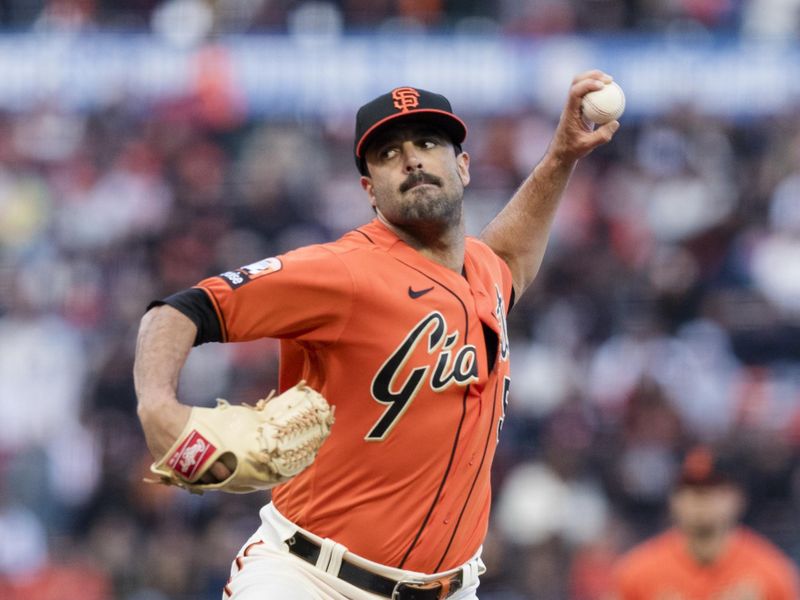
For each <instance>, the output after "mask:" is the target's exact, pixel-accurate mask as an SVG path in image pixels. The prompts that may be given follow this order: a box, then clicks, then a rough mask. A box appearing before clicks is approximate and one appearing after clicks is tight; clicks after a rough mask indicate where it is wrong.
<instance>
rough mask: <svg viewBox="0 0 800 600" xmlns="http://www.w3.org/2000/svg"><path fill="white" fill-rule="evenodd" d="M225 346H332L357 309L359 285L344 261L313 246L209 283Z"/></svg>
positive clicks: (202, 286) (202, 284) (206, 285)
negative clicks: (263, 341)
mask: <svg viewBox="0 0 800 600" xmlns="http://www.w3.org/2000/svg"><path fill="white" fill-rule="evenodd" d="M196 287H197V288H198V289H201V290H203V291H204V292H205V293H206V294H207V295H208V298H209V299H210V300H211V304H212V305H213V306H214V310H215V312H216V314H217V317H218V319H219V323H220V329H221V332H222V341H225V342H240V341H248V340H254V339H259V338H264V337H273V338H281V339H295V340H297V341H300V342H310V343H331V342H335V341H336V340H337V339H338V338H339V336H340V335H341V333H342V330H343V329H344V326H345V324H346V323H347V321H348V319H349V317H350V312H351V310H352V307H353V295H354V291H353V290H354V283H353V278H352V276H351V274H350V271H349V269H348V268H347V266H346V265H345V264H344V262H343V261H342V260H341V258H340V257H339V256H338V255H337V254H336V253H334V252H333V251H331V250H330V249H328V248H326V247H325V246H307V247H305V248H300V249H298V250H295V251H292V252H289V253H287V254H284V255H281V256H277V257H271V258H266V259H264V260H261V261H259V262H256V263H253V264H251V265H246V266H244V267H240V268H239V269H235V270H233V271H226V272H225V273H222V274H221V275H217V276H215V277H209V278H208V279H204V280H203V281H201V282H200V283H199V284H198V285H197V286H196Z"/></svg>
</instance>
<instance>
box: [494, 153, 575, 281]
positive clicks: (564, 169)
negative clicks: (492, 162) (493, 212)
mask: <svg viewBox="0 0 800 600" xmlns="http://www.w3.org/2000/svg"><path fill="white" fill-rule="evenodd" d="M576 162H577V161H574V160H572V161H561V160H559V159H557V158H554V157H553V156H552V155H550V154H548V155H545V157H544V158H543V159H542V161H541V162H540V163H539V164H538V165H536V168H535V169H534V170H533V172H532V173H531V174H530V175H529V176H528V177H527V179H525V181H524V182H523V183H522V185H521V186H520V187H519V189H518V190H517V191H516V193H515V194H514V195H513V196H512V198H511V200H509V202H508V204H506V206H505V207H504V208H503V210H501V211H500V213H499V214H498V215H497V216H496V217H495V218H494V219H492V221H491V222H490V223H489V225H487V226H486V228H485V229H484V230H483V233H482V234H481V238H482V239H483V241H485V242H486V243H487V244H488V245H489V247H490V248H492V250H494V251H495V253H497V255H498V256H500V257H501V258H503V259H504V260H505V261H506V263H507V264H508V265H509V268H510V269H511V274H512V276H513V278H514V290H515V293H516V296H517V297H519V296H520V295H521V294H522V292H524V291H525V289H526V288H527V287H528V285H530V283H531V282H532V281H533V279H534V277H536V273H537V272H538V270H539V267H540V265H541V264H542V259H543V257H544V252H545V249H546V247H547V241H548V239H549V236H550V227H551V226H552V223H553V218H554V217H555V214H556V209H557V208H558V203H559V201H560V200H561V196H562V195H563V193H564V189H565V188H566V187H567V183H568V182H569V178H570V175H571V174H572V171H573V170H574V168H575V164H576Z"/></svg>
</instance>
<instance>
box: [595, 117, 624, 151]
mask: <svg viewBox="0 0 800 600" xmlns="http://www.w3.org/2000/svg"><path fill="white" fill-rule="evenodd" d="M618 129H619V121H609V122H608V123H606V124H604V125H601V126H600V127H598V128H597V129H595V130H594V131H593V132H592V133H590V134H588V135H589V144H590V145H591V146H592V147H595V146H600V145H602V144H607V143H608V142H610V141H611V140H612V138H613V137H614V134H615V133H616V132H617V130H618Z"/></svg>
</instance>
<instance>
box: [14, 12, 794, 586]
mask: <svg viewBox="0 0 800 600" xmlns="http://www.w3.org/2000/svg"><path fill="white" fill-rule="evenodd" d="M798 5H800V2H797V1H781V2H777V1H770V0H751V1H746V0H672V1H670V2H655V1H652V2H648V1H635V0H617V1H615V0H573V1H571V2H556V1H552V0H530V1H522V0H498V1H497V2H477V1H455V0H370V1H366V0H337V1H327V2H302V1H299V0H297V1H289V0H216V1H212V2H202V1H200V0H169V1H168V2H160V1H158V0H136V1H131V0H126V1H124V2H123V1H121V0H48V1H45V0H41V1H36V0H0V23H2V24H3V25H4V26H5V27H6V28H7V29H13V30H17V31H19V30H23V31H24V30H28V29H34V30H44V31H49V30H52V29H68V30H75V31H82V30H90V29H111V30H113V29H126V30H151V29H152V30H158V28H159V27H164V23H172V26H173V27H174V26H175V25H174V24H175V20H174V19H175V15H179V16H180V17H181V19H185V20H186V22H187V23H188V22H189V21H191V19H195V21H196V20H197V19H201V20H202V19H206V21H203V22H204V23H205V25H204V26H203V27H200V28H199V29H197V30H196V31H202V32H204V33H203V34H202V35H215V34H224V33H225V32H231V31H234V32H247V33H250V32H263V31H267V32H272V33H275V32H277V34H280V35H282V34H284V33H287V32H291V31H292V29H293V28H295V27H302V26H303V25H302V24H303V23H306V24H308V23H311V24H316V25H314V26H318V25H319V24H320V23H327V25H326V27H327V26H330V25H331V24H333V25H335V26H336V27H339V28H341V30H342V31H345V32H348V31H353V32H356V33H358V32H363V31H373V30H374V31H377V32H378V33H379V34H381V33H387V34H388V32H392V31H396V30H397V29H398V28H401V29H409V28H410V29H412V30H414V31H417V32H423V33H424V32H425V31H426V30H429V31H437V32H439V33H441V32H442V31H444V32H445V33H447V32H449V31H455V30H458V29H459V28H466V29H469V30H470V31H472V32H475V31H478V32H482V33H485V34H487V35H494V34H506V33H508V34H517V35H521V36H531V37H533V38H536V37H538V36H549V35H556V34H559V35H562V34H581V33H600V32H605V33H606V34H608V33H611V34H635V35H644V34H647V33H648V32H653V31H662V30H664V29H669V28H672V27H675V28H679V29H681V30H687V29H690V30H696V31H707V32H715V31H717V32H719V31H722V32H726V34H727V35H734V36H745V35H762V36H772V37H774V38H781V36H786V37H788V38H791V37H793V36H796V35H797V33H798V27H800V12H798ZM170 11H172V12H171V13H170ZM782 11H783V12H782ZM164 15H167V16H166V17H165V16H164ZM170 15H171V16H170ZM187 15H189V16H191V18H189V17H187ZM203 15H205V16H203ZM179 20H180V19H179ZM187 27H188V25H187ZM788 76H791V75H790V74H787V77H788ZM406 83H407V82H398V84H406ZM567 85H568V82H564V90H563V91H564V93H566V88H567ZM559 93H560V92H559ZM367 99H368V98H364V100H367ZM455 108H456V111H457V112H458V110H459V106H456V107H455ZM225 115H226V116H225V118H219V112H218V111H216V112H215V111H211V112H209V111H208V110H204V109H203V106H202V103H201V102H198V99H197V98H194V97H175V98H168V99H165V100H162V101H160V102H158V103H155V104H153V105H149V106H142V105H141V104H139V103H138V102H133V101H126V99H125V97H124V96H114V97H113V99H110V100H109V101H107V102H106V103H104V104H103V105H102V106H101V107H100V108H97V109H93V110H91V111H88V112H86V111H84V112H79V111H75V110H69V109H65V108H64V107H63V106H60V105H59V104H58V103H57V102H52V103H36V104H33V105H31V106H29V107H27V108H26V109H24V110H21V111H14V112H4V113H1V114H0V415H2V426H0V530H2V536H0V599H3V600H18V599H22V598H24V599H25V600H74V599H78V598H80V599H81V600H111V599H115V600H116V599H118V600H188V599H190V598H191V599H196V600H211V599H216V598H218V597H219V594H220V589H221V587H222V585H223V584H224V582H225V580H226V579H227V575H228V569H229V564H230V560H231V559H232V557H233V556H234V555H235V553H236V552H237V550H238V549H239V546H240V545H241V543H242V542H243V541H244V540H245V539H246V538H247V537H248V536H249V534H250V533H251V532H252V531H253V530H254V529H255V527H256V526H257V524H258V521H257V509H258V507H260V506H261V505H262V504H263V503H264V501H265V498H264V496H262V495H260V494H252V495H247V496H233V495H222V494H208V495H205V496H202V497H200V496H192V495H189V494H187V493H185V492H182V491H176V490H174V489H168V488H165V487H162V486H156V485H148V484H145V483H143V482H142V479H143V478H145V477H147V466H148V465H149V462H150V457H149V455H148V453H147V450H146V448H145V446H144V442H143V439H142V435H141V431H140V429H139V426H138V422H137V419H136V412H135V396H134V392H133V384H132V376H131V366H132V359H133V350H134V342H135V335H136V329H137V326H138V321H139V318H140V317H141V315H142V314H143V311H144V308H145V307H146V306H147V304H148V303H149V302H150V301H151V300H152V299H154V298H159V297H164V296H166V295H169V294H170V293H172V292H174V291H176V290H179V289H182V288H185V287H187V286H190V285H192V284H193V283H195V282H196V281H198V280H200V279H202V278H204V277H206V276H208V275H211V274H215V273H219V272H223V271H225V270H228V269H230V268H232V267H237V266H239V265H242V264H248V263H251V262H253V261H255V260H258V259H260V258H263V257H266V256H270V255H273V254H277V253H280V252H283V251H286V250H288V249H290V248H293V247H296V246H299V245H304V244H308V243H315V242H324V241H328V240H331V239H334V238H336V237H337V236H339V235H340V234H342V233H343V232H345V231H347V230H348V229H349V228H351V227H353V226H355V225H358V224H359V223H361V222H364V221H366V220H368V219H370V218H371V216H372V213H371V211H370V210H369V207H368V204H367V201H366V199H365V198H364V197H363V192H362V191H361V190H360V187H359V185H358V174H357V172H356V170H355V167H354V164H353V161H352V155H351V152H352V137H351V136H352V121H351V120H348V119H347V118H340V119H329V120H326V119H323V118H320V119H317V120H313V119H302V120H300V119H286V118H283V119H281V120H273V119H270V118H269V116H268V115H267V117H263V116H262V117H259V118H258V119H254V118H252V117H251V116H248V114H247V111H246V110H244V111H236V112H233V113H225ZM799 117H800V112H798V111H796V110H791V109H784V110H780V111H776V112H773V113H770V114H766V115H763V116H759V117H755V118H749V119H746V120H744V119H729V118H722V117H720V116H718V115H715V114H710V113H708V112H704V111H702V110H700V109H697V108H691V107H686V106H675V107H674V108H673V109H672V110H668V111H665V112H663V113H662V114H658V115H652V116H650V117H649V118H646V119H634V120H630V121H626V120H625V119H624V118H623V126H622V128H621V130H620V131H619V133H618V134H617V136H616V138H615V140H614V142H613V144H611V145H610V146H608V147H604V148H602V149H600V150H598V151H596V152H595V153H594V154H593V155H592V156H591V157H590V158H588V159H586V160H584V161H582V162H581V163H580V165H579V167H578V169H577V171H576V173H575V175H574V178H573V180H572V183H571V185H570V187H569V189H568V191H567V194H566V197H565V199H564V201H563V204H562V208H561V210H560V213H559V215H558V218H557V222H556V224H555V228H554V233H553V237H552V241H551V245H550V248H549V251H548V254H547V256H546V259H545V263H544V266H543V268H542V271H541V273H540V275H539V277H538V279H537V281H536V282H535V284H534V285H533V287H532V288H531V289H530V290H529V291H528V293H527V294H526V295H525V296H524V297H523V298H522V299H521V300H519V301H518V303H517V305H516V306H515V308H514V310H513V311H512V313H511V316H510V321H509V326H510V331H511V338H512V340H511V341H512V348H513V352H512V360H513V365H512V374H513V386H512V391H511V404H510V408H509V416H508V418H507V420H506V424H505V427H504V430H503V435H502V439H501V442H500V447H499V449H498V455H497V460H496V464H495V472H494V475H495V477H494V493H495V507H494V513H493V520H492V527H491V530H490V533H489V537H488V538H487V541H486V546H485V552H484V555H485V560H486V562H487V565H488V567H489V571H488V573H487V574H486V576H485V577H484V583H483V585H482V593H481V598H482V600H521V599H537V600H539V599H541V600H566V599H569V600H592V599H601V598H603V595H604V594H605V592H606V591H607V590H608V585H609V579H608V578H609V572H610V566H611V565H613V562H614V560H615V558H616V557H617V556H619V554H620V553H621V552H624V551H625V550H626V549H627V548H629V547H630V546H631V545H632V544H633V543H635V542H637V541H639V540H641V539H642V538H643V537H645V536H647V535H650V534H652V533H654V532H656V531H658V530H660V529H661V528H663V527H664V526H665V525H666V523H667V521H666V506H665V499H666V496H667V495H668V493H669V490H670V487H671V485H672V482H673V480H674V476H675V473H676V469H677V467H678V465H679V462H680V458H681V454H682V452H683V451H684V450H685V449H686V448H687V447H688V446H689V445H690V444H692V443H694V442H696V441H704V442H707V443H710V444H712V445H713V446H714V447H715V448H717V449H718V450H719V451H720V452H721V453H723V454H725V455H727V456H728V457H732V458H733V459H734V460H738V462H739V464H740V465H741V473H742V477H743V480H744V481H745V482H746V487H747V491H748V494H749V497H750V504H749V508H748V511H747V514H746V516H745V521H746V523H747V524H748V525H750V526H751V527H753V528H755V529H757V530H758V531H760V532H762V533H764V534H765V535H767V536H768V537H769V538H770V539H771V540H772V541H774V542H775V543H776V544H778V545H779V546H780V547H781V548H783V549H784V550H785V551H786V552H787V553H788V554H789V555H790V556H791V557H792V558H793V559H794V560H795V561H797V560H800V520H798V518H797V515H798V514H800V513H798V510H800V460H799V459H800V118H799ZM348 118H349V119H352V115H350V116H349V117H348ZM469 126H470V133H469V137H468V139H467V142H466V144H465V149H466V150H467V151H469V152H470V154H471V155H472V175H473V181H472V184H471V186H470V187H469V189H468V191H467V195H466V199H465V201H466V207H467V208H466V210H467V213H468V228H469V230H470V231H471V232H472V233H477V232H479V231H480V229H481V227H482V226H483V225H484V224H485V223H487V222H488V220H489V219H490V218H491V217H492V215H493V214H495V212H496V211H497V210H499V208H500V207H501V206H502V205H503V203H504V201H505V200H506V199H507V198H509V197H510V195H511V194H512V193H513V191H514V189H515V187H516V186H517V184H518V183H519V182H520V181H521V179H522V178H524V177H525V176H526V174H527V173H528V172H529V170H530V168H531V167H532V166H533V165H534V164H535V163H536V161H537V160H538V158H539V157H541V155H542V153H543V152H544V150H545V148H546V145H547V142H548V140H549V137H550V135H551V133H552V131H553V129H554V126H555V123H554V121H553V118H552V116H548V115H545V114H544V113H543V112H542V111H540V110H538V109H537V107H536V106H528V107H523V108H522V109H521V108H519V107H515V108H514V109H513V110H509V111H508V112H505V113H497V114H482V115H480V114H479V115H471V116H470V118H469ZM276 357H277V346H276V345H275V344H274V343H273V342H270V341H264V342H258V343H250V344H242V345H230V346H223V345H219V344H210V345H206V346H202V347H200V348H198V349H196V350H195V351H194V352H193V354H192V355H191V357H190V359H189V362H188V363H187V367H186V369H185V372H184V375H183V380H182V383H181V395H182V398H183V399H184V400H185V401H187V402H189V403H191V404H197V405H211V404H213V401H214V398H216V397H218V396H219V397H226V398H228V399H230V400H232V401H235V402H238V401H252V400H253V399H254V398H257V397H261V396H263V394H264V393H265V391H267V390H269V389H270V388H272V387H274V386H275V384H276V379H277V364H276Z"/></svg>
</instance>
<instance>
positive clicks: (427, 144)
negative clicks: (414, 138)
mask: <svg viewBox="0 0 800 600" xmlns="http://www.w3.org/2000/svg"><path fill="white" fill-rule="evenodd" d="M420 146H422V147H423V148H425V149H426V150H431V149H432V148H435V147H436V146H437V143H436V140H422V142H421V143H420Z"/></svg>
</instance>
